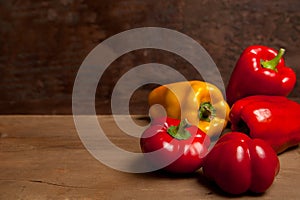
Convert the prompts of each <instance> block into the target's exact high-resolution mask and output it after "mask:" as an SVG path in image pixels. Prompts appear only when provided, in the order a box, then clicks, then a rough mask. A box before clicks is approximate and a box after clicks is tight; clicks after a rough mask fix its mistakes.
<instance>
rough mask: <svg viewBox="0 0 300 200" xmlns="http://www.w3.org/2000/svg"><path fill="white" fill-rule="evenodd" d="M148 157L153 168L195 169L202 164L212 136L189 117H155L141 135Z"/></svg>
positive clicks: (179, 170) (141, 143)
mask: <svg viewBox="0 0 300 200" xmlns="http://www.w3.org/2000/svg"><path fill="white" fill-rule="evenodd" d="M140 146H141V149H142V152H143V153H144V156H145V158H146V159H147V160H148V161H149V162H150V164H151V165H153V167H154V169H161V168H163V169H164V170H165V171H167V172H171V173H192V172H194V171H196V170H197V169H199V168H200V167H201V166H202V163H203V158H204V157H205V156H206V154H207V152H208V148H209V146H210V138H209V137H208V136H207V135H206V134H205V133H204V132H203V131H201V130H200V129H199V128H198V127H197V126H194V125H189V124H188V123H187V121H186V120H182V121H180V120H178V119H173V118H169V117H167V118H159V119H155V120H154V121H153V122H152V123H151V125H150V127H149V128H147V129H146V130H145V131H144V132H143V134H142V137H141V139H140Z"/></svg>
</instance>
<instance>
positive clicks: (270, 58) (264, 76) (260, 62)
mask: <svg viewBox="0 0 300 200" xmlns="http://www.w3.org/2000/svg"><path fill="white" fill-rule="evenodd" d="M284 51H285V50H284V49H280V50H279V51H278V52H277V51H276V50H275V49H272V48H269V47H266V46H262V45H252V46H249V47H247V48H246V49H245V50H244V51H243V53H242V54H241V56H240V58H239V59H238V61H237V63H236V66H235V68H234V70H233V72H232V75H231V77H230V80H229V83H228V85H227V89H226V98H227V102H228V104H229V105H230V106H231V105H232V104H233V103H234V102H235V101H237V100H238V99H241V98H243V97H247V96H251V95H280V96H287V95H288V94H289V93H290V92H291V91H292V90H293V88H294V86H295V83H296V74H295V72H294V71H293V70H292V69H291V68H289V67H287V66H286V65H285V62H284V59H283V58H282V56H283V54H284Z"/></svg>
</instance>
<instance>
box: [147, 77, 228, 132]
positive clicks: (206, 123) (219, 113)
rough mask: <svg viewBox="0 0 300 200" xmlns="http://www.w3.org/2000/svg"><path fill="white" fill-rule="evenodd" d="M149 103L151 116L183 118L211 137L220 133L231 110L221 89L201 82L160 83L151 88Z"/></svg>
mask: <svg viewBox="0 0 300 200" xmlns="http://www.w3.org/2000/svg"><path fill="white" fill-rule="evenodd" d="M148 102H149V105H150V106H151V108H150V116H151V117H152V118H154V119H155V118H158V117H163V116H168V117H170V118H175V119H184V118H186V119H187V120H188V121H189V123H191V124H193V125H196V126H198V128H200V129H201V130H202V131H204V132H205V133H206V134H207V135H209V136H210V137H212V136H219V135H220V133H221V131H222V130H223V129H224V127H225V126H226V124H227V121H228V115H229V111H230V109H229V106H228V104H227V102H226V101H225V100H224V98H223V95H222V93H221V91H220V90H219V89H218V88H217V87H216V86H215V85H213V84H210V83H207V82H202V81H184V82H177V83H171V84H167V85H162V86H159V87H157V88H155V89H154V90H153V91H151V93H150V94H149V98H148ZM156 104H160V105H161V106H162V107H163V108H162V107H159V106H157V105H156Z"/></svg>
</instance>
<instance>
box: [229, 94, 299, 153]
mask: <svg viewBox="0 0 300 200" xmlns="http://www.w3.org/2000/svg"><path fill="white" fill-rule="evenodd" d="M230 121H231V129H232V130H233V131H243V132H245V133H247V134H249V136H250V137H252V138H260V139H263V140H265V141H266V142H267V143H269V144H270V145H271V146H272V147H273V149H274V150H275V151H276V152H277V153H281V152H283V151H285V150H286V149H288V148H289V147H292V146H295V145H297V144H299V143H300V104H299V103H297V102H294V101H292V100H289V99H288V98H286V97H283V96H266V95H256V96H250V97H246V98H243V99H240V100H238V101H237V102H235V103H234V104H233V106H232V109H231V112H230Z"/></svg>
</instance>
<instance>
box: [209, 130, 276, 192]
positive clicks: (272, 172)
mask: <svg viewBox="0 0 300 200" xmlns="http://www.w3.org/2000/svg"><path fill="white" fill-rule="evenodd" d="M279 167H280V164H279V160H278V157H277V155H276V153H275V151H274V150H273V149H272V148H271V146H270V145H268V144H267V143H266V142H264V141H263V140H261V139H251V138H250V137H248V136H247V135H245V134H243V133H240V132H231V133H227V134H225V135H223V136H222V137H221V138H220V139H219V140H218V142H217V143H216V144H215V146H214V147H213V149H212V150H211V151H210V152H209V153H208V155H207V156H206V158H205V161H204V164H203V173H204V175H205V176H207V177H208V178H210V179H212V180H214V181H215V182H216V183H217V185H219V187H220V188H221V189H222V190H224V191H225V192H228V193H231V194H242V193H244V192H246V191H248V190H250V191H252V192H255V193H262V192H264V191H266V190H267V189H268V188H269V187H270V186H271V185H272V183H273V181H274V178H275V176H276V175H277V174H278V172H279Z"/></svg>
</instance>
